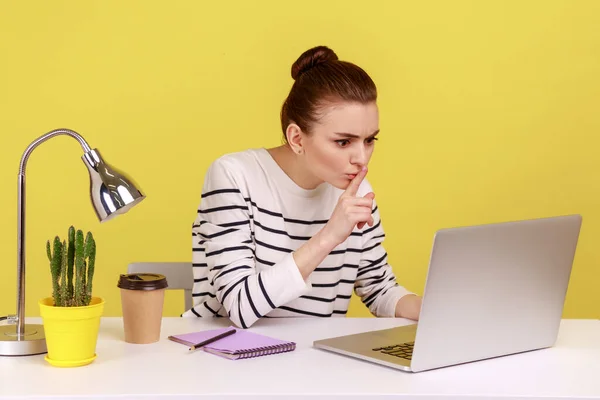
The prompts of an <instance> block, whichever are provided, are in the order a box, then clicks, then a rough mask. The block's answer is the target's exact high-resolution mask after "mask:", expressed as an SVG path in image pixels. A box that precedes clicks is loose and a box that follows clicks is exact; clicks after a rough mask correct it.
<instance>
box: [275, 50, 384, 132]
mask: <svg viewBox="0 0 600 400" xmlns="http://www.w3.org/2000/svg"><path fill="white" fill-rule="evenodd" d="M292 78H294V81H295V82H294V84H293V85H292V89H291V90H290V93H289V95H288V97H287V99H286V100H285V101H284V103H283V106H282V107H281V129H282V130H283V137H284V140H285V141H286V142H287V137H286V134H285V132H286V130H287V127H288V125H289V124H291V123H295V124H296V125H298V126H299V127H300V129H302V131H303V132H306V133H309V132H310V131H311V126H312V125H313V124H314V123H315V122H317V121H318V119H319V116H320V114H319V108H320V107H322V106H324V105H325V104H327V103H333V102H336V101H347V102H355V103H361V104H367V103H371V102H374V101H376V100H377V88H376V86H375V83H374V82H373V80H372V79H371V77H369V75H368V74H367V73H366V72H365V71H364V70H363V69H362V68H360V67H359V66H357V65H355V64H352V63H350V62H347V61H340V60H339V59H338V56H337V55H336V54H335V53H334V52H333V50H331V49H330V48H328V47H326V46H317V47H313V48H312V49H309V50H307V51H305V52H304V53H302V55H301V56H300V57H299V58H298V59H297V60H296V62H294V64H293V65H292Z"/></svg>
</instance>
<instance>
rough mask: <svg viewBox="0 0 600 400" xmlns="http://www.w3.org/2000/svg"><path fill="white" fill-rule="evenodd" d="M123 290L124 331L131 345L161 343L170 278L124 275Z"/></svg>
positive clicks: (122, 276) (154, 275) (143, 274)
mask: <svg viewBox="0 0 600 400" xmlns="http://www.w3.org/2000/svg"><path fill="white" fill-rule="evenodd" d="M117 286H118V287H119V288H120V289H121V307H122V310H123V328H124V330H125V341H126V342H128V343H136V344H146V343H154V342H157V341H158V339H160V327H161V322H162V312H163V304H164V299H165V289H166V288H167V287H168V285H167V278H166V277H165V276H164V275H161V274H152V273H139V274H122V275H121V276H120V277H119V282H118V284H117Z"/></svg>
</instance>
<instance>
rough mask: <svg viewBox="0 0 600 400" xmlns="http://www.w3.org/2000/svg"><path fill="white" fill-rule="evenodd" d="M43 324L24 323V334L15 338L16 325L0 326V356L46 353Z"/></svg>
mask: <svg viewBox="0 0 600 400" xmlns="http://www.w3.org/2000/svg"><path fill="white" fill-rule="evenodd" d="M47 352H48V349H47V348H46V337H45V335H44V326H43V325H33V324H25V335H24V336H22V337H21V340H17V326H16V325H1V326H0V356H32V355H35V354H44V353H47Z"/></svg>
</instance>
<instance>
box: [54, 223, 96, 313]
mask: <svg viewBox="0 0 600 400" xmlns="http://www.w3.org/2000/svg"><path fill="white" fill-rule="evenodd" d="M52 248H53V251H51V246H50V241H47V242H46V254H47V256H48V260H49V261H50V272H51V274H52V297H53V298H54V305H55V306H57V307H77V306H87V305H89V304H90V302H91V300H92V282H93V279H94V269H95V266H96V242H95V240H94V237H93V235H92V234H91V232H88V233H87V235H86V237H85V241H84V239H83V231H81V230H75V228H74V227H72V226H71V227H70V228H69V233H68V241H67V240H63V241H62V243H61V241H60V238H59V237H58V236H56V237H55V238H54V241H53V246H52Z"/></svg>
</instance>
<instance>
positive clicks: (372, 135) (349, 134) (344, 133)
mask: <svg viewBox="0 0 600 400" xmlns="http://www.w3.org/2000/svg"><path fill="white" fill-rule="evenodd" d="M334 133H335V134H336V135H340V136H342V137H345V138H360V136H358V135H355V134H354V133H346V132H334ZM378 133H379V129H377V130H376V131H375V132H373V133H372V134H371V135H370V136H369V138H372V137H374V136H375V135H377V134H378Z"/></svg>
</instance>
